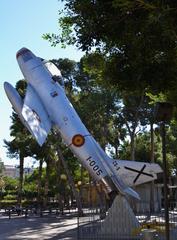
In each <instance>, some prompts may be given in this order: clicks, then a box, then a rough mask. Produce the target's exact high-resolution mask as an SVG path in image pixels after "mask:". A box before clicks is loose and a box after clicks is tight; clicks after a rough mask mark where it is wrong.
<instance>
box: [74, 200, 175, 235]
mask: <svg viewBox="0 0 177 240" xmlns="http://www.w3.org/2000/svg"><path fill="white" fill-rule="evenodd" d="M144 206H145V209H144V211H141V212H136V213H135V215H136V218H137V219H138V221H139V223H140V227H138V228H135V229H133V230H132V232H131V234H129V235H128V236H127V235H120V234H119V235H117V234H115V233H114V232H111V229H110V231H107V232H109V234H102V231H101V229H102V226H104V227H105V225H104V224H103V222H104V221H105V217H106V216H107V214H108V212H106V211H104V209H102V210H100V209H99V208H90V209H89V208H87V209H84V215H83V216H82V217H78V239H80V240H81V239H82V240H99V239H100V240H101V239H102V240H109V239H110V240H124V239H129V240H135V239H137V240H140V239H145V238H144V237H143V234H144V229H151V230H153V231H152V232H153V233H154V235H153V238H152V239H153V240H155V239H158V240H165V213H164V209H161V210H160V211H156V212H149V211H147V202H146V203H144ZM169 209H170V210H169V222H170V240H176V239H177V202H170V205H169ZM141 210H143V202H141ZM122 217H124V218H126V219H124V222H125V223H126V224H125V225H126V226H125V227H127V228H128V227H129V225H128V224H129V216H122ZM107 227H110V225H109V226H107ZM149 239H150V238H149Z"/></svg>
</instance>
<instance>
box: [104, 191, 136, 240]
mask: <svg viewBox="0 0 177 240" xmlns="http://www.w3.org/2000/svg"><path fill="white" fill-rule="evenodd" d="M139 226H140V224H139V222H138V220H137V219H136V216H135V215H134V213H133V211H132V209H131V207H130V205H129V203H128V202H127V200H126V198H125V197H123V196H121V195H118V196H117V197H116V198H115V200H114V202H113V204H112V206H111V208H110V209H109V211H108V215H107V216H106V218H105V219H104V221H103V222H102V223H101V234H103V235H109V236H110V235H111V236H116V237H117V236H131V235H132V232H133V230H135V229H136V228H138V227H139Z"/></svg>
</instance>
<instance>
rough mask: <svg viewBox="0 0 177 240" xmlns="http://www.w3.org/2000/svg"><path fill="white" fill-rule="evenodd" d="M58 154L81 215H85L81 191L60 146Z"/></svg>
mask: <svg viewBox="0 0 177 240" xmlns="http://www.w3.org/2000/svg"><path fill="white" fill-rule="evenodd" d="M57 154H58V157H59V158H60V160H61V162H62V164H63V167H64V169H65V172H66V175H67V179H68V182H69V186H70V187H71V190H72V191H73V195H74V196H75V198H76V203H77V207H78V212H79V215H83V211H82V204H81V199H80V196H79V193H78V191H77V190H76V188H75V184H74V180H73V177H72V175H71V174H70V172H69V168H68V164H67V162H66V161H65V160H64V157H63V154H62V152H61V150H60V148H59V147H58V148H57Z"/></svg>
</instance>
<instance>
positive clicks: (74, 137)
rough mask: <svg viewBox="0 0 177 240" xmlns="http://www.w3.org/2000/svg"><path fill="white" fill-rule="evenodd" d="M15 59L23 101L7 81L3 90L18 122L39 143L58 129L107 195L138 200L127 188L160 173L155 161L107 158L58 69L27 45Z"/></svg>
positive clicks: (130, 189) (68, 145) (152, 178)
mask: <svg viewBox="0 0 177 240" xmlns="http://www.w3.org/2000/svg"><path fill="white" fill-rule="evenodd" d="M16 58H17V61H18V64H19V67H20V69H21V72H22V73H23V75H24V78H25V79H26V81H27V90H26V95H25V98H24V100H23V99H22V98H21V97H20V95H19V94H18V92H17V91H16V89H15V88H14V87H13V86H12V85H10V84H9V83H7V82H5V83H4V89H5V92H6V94H7V96H8V98H9V100H10V102H11V104H12V106H13V108H14V110H15V111H16V113H17V114H18V116H19V118H20V120H21V121H22V123H23V124H24V125H25V126H26V127H27V129H28V130H29V131H30V133H31V134H32V135H33V136H34V138H35V139H36V141H37V142H38V144H39V145H40V146H42V145H43V143H44V142H45V140H46V138H47V135H48V133H49V132H50V130H51V128H52V127H53V126H55V127H56V128H57V130H58V131H59V133H60V135H61V137H62V139H63V141H64V142H65V144H66V147H68V148H70V149H71V151H72V152H73V154H74V155H75V156H76V157H77V158H78V160H79V161H80V163H81V164H82V165H83V166H84V167H85V168H86V169H87V170H88V171H89V173H90V174H91V176H92V177H93V179H94V180H96V181H97V182H101V183H102V184H103V186H104V188H105V189H106V192H107V193H108V195H111V194H112V193H120V194H122V195H131V196H133V197H135V198H137V199H140V197H139V195H138V193H136V192H135V191H134V190H133V189H132V188H131V187H133V186H136V185H139V184H142V183H145V182H148V181H153V180H155V179H156V178H157V173H160V172H162V170H161V168H160V166H159V165H158V164H150V163H146V162H136V161H124V160H115V159H111V158H110V157H109V156H108V155H107V154H106V153H105V152H104V151H103V149H102V148H101V147H100V145H99V144H98V143H97V142H96V140H95V139H94V138H93V136H92V135H91V134H90V132H89V131H88V130H87V128H86V127H85V126H84V124H83V123H82V121H81V119H80V118H79V116H78V114H77V113H76V111H75V109H74V108H73V106H72V104H71V103H70V101H69V100H68V98H67V96H66V93H65V90H64V85H63V81H62V76H61V73H60V70H59V69H58V68H57V67H56V66H55V65H54V64H53V63H51V62H47V61H44V60H43V59H41V58H39V57H37V56H35V55H34V54H33V53H32V52H31V51H30V50H28V49H27V48H22V49H20V50H19V51H18V52H17V54H16Z"/></svg>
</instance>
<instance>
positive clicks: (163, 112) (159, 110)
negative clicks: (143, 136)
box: [154, 102, 173, 240]
mask: <svg viewBox="0 0 177 240" xmlns="http://www.w3.org/2000/svg"><path fill="white" fill-rule="evenodd" d="M172 114H173V106H172V104H170V103H167V102H158V103H157V104H156V107H155V111H154V116H155V120H156V121H157V122H159V123H160V126H161V137H162V158H163V168H164V171H163V181H164V208H165V235H166V240H169V239H170V231H169V208H168V207H169V206H168V205H169V202H168V192H169V191H168V173H167V172H168V167H167V161H166V129H165V124H166V123H169V122H170V120H171V118H172Z"/></svg>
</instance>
